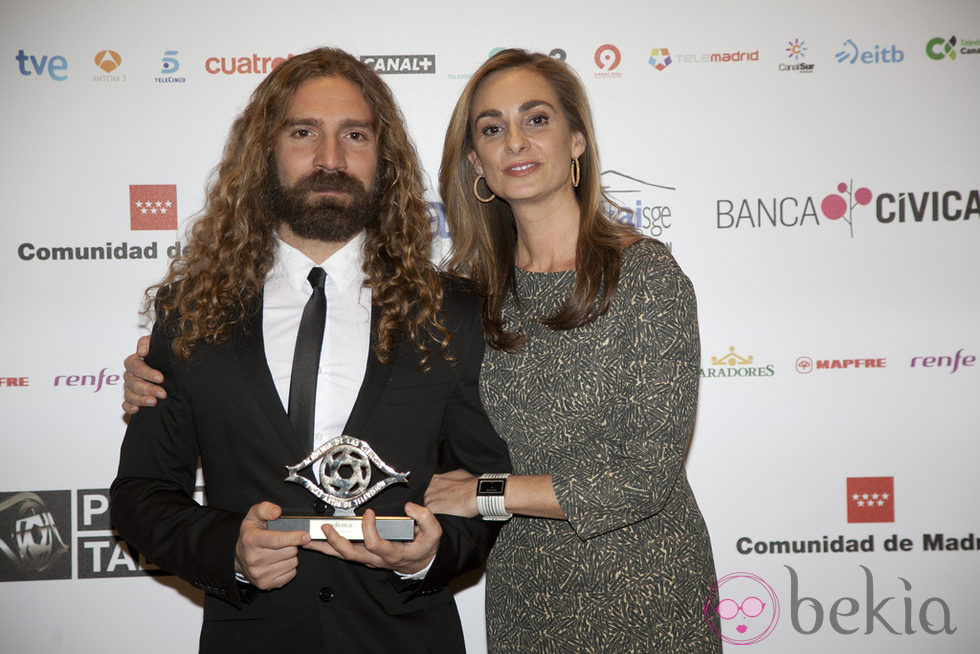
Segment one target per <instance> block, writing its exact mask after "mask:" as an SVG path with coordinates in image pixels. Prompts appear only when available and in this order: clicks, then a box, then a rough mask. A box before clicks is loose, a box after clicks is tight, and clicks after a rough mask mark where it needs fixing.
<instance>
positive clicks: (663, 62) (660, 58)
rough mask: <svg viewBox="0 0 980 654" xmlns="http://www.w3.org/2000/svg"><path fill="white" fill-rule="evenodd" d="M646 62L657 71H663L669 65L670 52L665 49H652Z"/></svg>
mask: <svg viewBox="0 0 980 654" xmlns="http://www.w3.org/2000/svg"><path fill="white" fill-rule="evenodd" d="M647 61H648V62H649V64H650V65H651V66H653V67H654V68H656V69H657V70H663V69H664V68H666V67H667V66H669V65H670V64H671V59H670V52H669V51H668V50H667V48H654V49H653V50H651V51H650V59H648V60H647Z"/></svg>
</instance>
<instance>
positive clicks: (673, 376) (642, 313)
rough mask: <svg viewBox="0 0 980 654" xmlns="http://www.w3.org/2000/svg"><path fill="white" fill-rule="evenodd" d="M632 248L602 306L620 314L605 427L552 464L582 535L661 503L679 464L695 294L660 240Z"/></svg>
mask: <svg viewBox="0 0 980 654" xmlns="http://www.w3.org/2000/svg"><path fill="white" fill-rule="evenodd" d="M633 247H637V246H633ZM639 254H641V255H642V256H643V257H644V262H643V264H642V265H640V266H635V267H631V270H630V272H629V275H630V277H628V278H621V280H620V291H621V292H623V293H624V296H623V297H619V298H618V300H619V302H618V303H617V304H616V305H614V306H618V307H619V309H618V310H619V315H617V316H610V318H611V319H614V320H622V321H624V323H623V324H622V325H620V326H619V327H620V331H619V332H618V333H619V334H620V336H621V339H620V343H621V344H622V345H621V347H620V348H619V349H618V350H617V353H618V354H617V357H618V360H617V361H613V362H610V367H612V368H614V369H615V370H616V379H615V385H614V386H613V387H612V388H611V389H610V390H609V391H608V394H609V396H610V397H609V398H608V401H609V402H612V406H614V407H615V410H614V412H613V413H612V417H611V423H612V424H611V425H610V426H609V435H608V436H606V437H602V438H591V437H589V438H585V439H583V440H581V441H577V442H575V443H571V444H569V445H568V446H566V447H568V448H569V450H571V451H569V452H566V453H563V455H562V456H561V457H558V458H560V459H561V460H564V461H572V462H575V465H573V466H569V467H563V468H562V469H560V470H556V471H553V473H552V479H553V484H554V489H555V494H556V496H557V498H558V503H559V504H560V505H561V507H562V510H563V511H564V512H565V515H566V516H567V517H568V521H569V523H570V524H571V525H572V527H573V529H575V531H576V533H577V534H578V535H579V536H580V537H581V538H583V539H586V538H591V537H593V536H597V535H599V534H603V533H606V532H609V531H612V530H614V529H618V528H621V527H624V526H626V525H630V524H633V523H635V522H638V521H640V520H643V519H645V518H648V517H650V516H653V515H655V514H657V513H659V512H660V511H661V510H663V508H664V505H665V504H666V502H667V501H668V499H669V498H670V495H671V492H672V490H673V489H674V486H675V484H676V482H677V481H678V477H679V476H683V475H684V474H685V473H684V458H685V455H686V453H687V447H688V443H689V441H690V437H691V432H692V429H693V427H694V417H695V412H696V409H697V399H698V383H699V379H700V370H699V365H700V357H701V351H700V340H699V335H698V320H697V302H696V299H695V296H694V289H693V286H692V285H691V281H690V280H689V279H688V278H687V276H686V275H684V273H683V272H682V271H681V270H680V268H679V267H678V266H677V264H676V262H675V261H674V259H673V257H671V255H670V254H669V252H667V250H666V249H665V248H664V247H663V246H662V245H660V244H657V246H656V249H655V250H654V255H653V257H650V256H649V250H644V251H642V252H641V253H639ZM624 274H626V270H625V266H624ZM611 310H612V309H611ZM604 401H606V400H604Z"/></svg>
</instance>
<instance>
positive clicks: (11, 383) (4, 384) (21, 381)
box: [0, 377, 31, 388]
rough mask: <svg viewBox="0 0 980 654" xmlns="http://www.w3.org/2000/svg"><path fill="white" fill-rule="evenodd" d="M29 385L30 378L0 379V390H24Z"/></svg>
mask: <svg viewBox="0 0 980 654" xmlns="http://www.w3.org/2000/svg"><path fill="white" fill-rule="evenodd" d="M30 385H31V378H30V377H0V388H24V387H27V386H30Z"/></svg>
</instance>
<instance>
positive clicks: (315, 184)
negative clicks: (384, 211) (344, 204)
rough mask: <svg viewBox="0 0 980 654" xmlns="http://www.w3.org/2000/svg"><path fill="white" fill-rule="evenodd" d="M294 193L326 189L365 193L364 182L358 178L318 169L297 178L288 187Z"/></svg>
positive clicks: (322, 191) (321, 191)
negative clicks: (291, 185)
mask: <svg viewBox="0 0 980 654" xmlns="http://www.w3.org/2000/svg"><path fill="white" fill-rule="evenodd" d="M290 190H291V191H292V192H294V193H324V192H327V191H339V192H341V193H350V194H356V193H358V192H360V193H365V192H366V191H365V189H364V184H362V183H361V181H360V180H359V179H357V178H356V177H353V176H351V175H348V174H347V173H345V172H343V171H341V170H337V171H332V172H329V171H326V170H318V171H316V172H315V173H313V174H312V175H308V176H306V177H303V178H302V179H300V180H298V181H297V182H296V183H295V184H293V187H292V188H291V189H290Z"/></svg>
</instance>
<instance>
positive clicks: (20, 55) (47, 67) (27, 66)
mask: <svg viewBox="0 0 980 654" xmlns="http://www.w3.org/2000/svg"><path fill="white" fill-rule="evenodd" d="M14 59H16V60H17V66H18V67H19V68H20V74H21V75H23V76H24V77H30V76H31V75H37V76H38V77H40V76H42V75H44V73H47V74H48V77H50V78H51V79H53V80H54V81H56V82H64V81H65V80H66V79H68V74H67V73H66V72H65V71H67V70H68V60H67V59H65V58H64V57H62V56H61V55H55V56H53V57H49V56H48V55H41V56H40V58H38V57H37V56H35V55H29V54H25V53H24V51H23V50H18V51H17V56H16V57H14Z"/></svg>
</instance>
